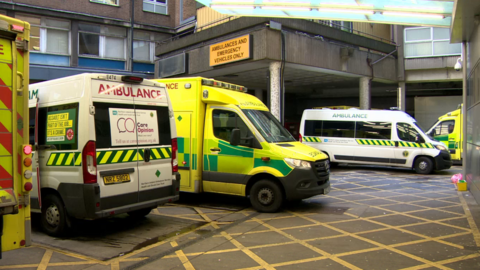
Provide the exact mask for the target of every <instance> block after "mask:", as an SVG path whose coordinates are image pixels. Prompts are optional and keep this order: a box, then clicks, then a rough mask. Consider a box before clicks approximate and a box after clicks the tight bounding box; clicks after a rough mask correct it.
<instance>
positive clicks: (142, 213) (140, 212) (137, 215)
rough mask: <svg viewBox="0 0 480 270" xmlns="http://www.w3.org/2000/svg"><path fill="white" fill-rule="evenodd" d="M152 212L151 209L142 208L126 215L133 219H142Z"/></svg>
mask: <svg viewBox="0 0 480 270" xmlns="http://www.w3.org/2000/svg"><path fill="white" fill-rule="evenodd" d="M151 211H152V208H144V209H139V210H135V211H130V212H128V213H127V214H128V215H129V216H131V217H133V218H142V217H144V216H146V215H148V214H150V212H151Z"/></svg>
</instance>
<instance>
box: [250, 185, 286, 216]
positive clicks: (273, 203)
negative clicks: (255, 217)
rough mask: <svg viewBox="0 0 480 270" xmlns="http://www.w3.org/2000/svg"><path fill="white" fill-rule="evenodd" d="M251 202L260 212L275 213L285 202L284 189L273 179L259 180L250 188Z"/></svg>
mask: <svg viewBox="0 0 480 270" xmlns="http://www.w3.org/2000/svg"><path fill="white" fill-rule="evenodd" d="M250 203H251V204H252V206H253V208H254V209H255V210H257V211H258V212H263V213H275V212H277V211H278V210H279V209H280V207H282V204H283V193H282V189H281V188H280V187H279V186H278V184H277V183H275V182H273V181H271V180H266V179H263V180H259V181H258V182H256V183H255V184H253V186H252V188H251V189H250Z"/></svg>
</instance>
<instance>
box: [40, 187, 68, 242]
mask: <svg viewBox="0 0 480 270" xmlns="http://www.w3.org/2000/svg"><path fill="white" fill-rule="evenodd" d="M41 222H42V228H43V230H44V231H45V233H46V234H48V235H50V236H62V235H65V232H66V228H67V212H66V211H65V207H64V206H63V202H62V200H61V199H60V198H59V197H58V196H56V195H54V194H48V195H46V196H45V198H44V199H43V200H42V220H41Z"/></svg>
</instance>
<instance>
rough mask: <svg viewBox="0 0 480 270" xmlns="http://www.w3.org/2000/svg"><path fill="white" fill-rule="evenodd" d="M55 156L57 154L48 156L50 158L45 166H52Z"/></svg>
mask: <svg viewBox="0 0 480 270" xmlns="http://www.w3.org/2000/svg"><path fill="white" fill-rule="evenodd" d="M56 155H57V154H51V155H50V158H49V159H48V162H47V165H52V164H53V161H54V160H55V156H56Z"/></svg>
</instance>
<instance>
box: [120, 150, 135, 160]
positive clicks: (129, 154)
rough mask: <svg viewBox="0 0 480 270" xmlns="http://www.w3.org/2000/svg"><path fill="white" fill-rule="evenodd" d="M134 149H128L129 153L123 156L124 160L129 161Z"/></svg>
mask: <svg viewBox="0 0 480 270" xmlns="http://www.w3.org/2000/svg"><path fill="white" fill-rule="evenodd" d="M132 153H133V150H128V152H127V154H126V155H125V157H124V158H123V160H122V161H123V162H127V161H128V160H129V159H130V156H132Z"/></svg>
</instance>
